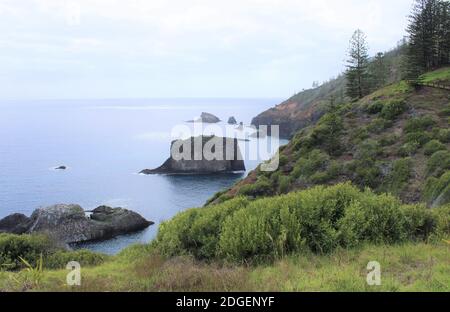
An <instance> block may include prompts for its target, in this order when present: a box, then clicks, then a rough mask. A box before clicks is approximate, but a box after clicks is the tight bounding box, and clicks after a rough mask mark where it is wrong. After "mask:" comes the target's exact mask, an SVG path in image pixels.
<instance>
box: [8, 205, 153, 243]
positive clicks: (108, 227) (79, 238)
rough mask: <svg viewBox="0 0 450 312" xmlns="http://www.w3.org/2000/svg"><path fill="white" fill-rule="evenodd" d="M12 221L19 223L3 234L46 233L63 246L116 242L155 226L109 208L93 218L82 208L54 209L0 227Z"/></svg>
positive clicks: (58, 207) (104, 208)
mask: <svg viewBox="0 0 450 312" xmlns="http://www.w3.org/2000/svg"><path fill="white" fill-rule="evenodd" d="M11 220H15V221H17V222H18V223H17V226H16V227H15V228H11V227H9V228H8V227H6V226H4V227H3V228H4V229H5V230H4V232H8V233H15V234H22V233H45V234H48V235H49V236H51V237H52V238H54V239H55V240H57V241H58V242H61V243H79V242H85V241H92V240H103V239H108V238H113V237H115V236H117V235H121V234H127V233H132V232H136V231H140V230H143V229H145V228H147V227H148V226H150V225H152V224H153V222H150V221H147V220H145V219H144V218H143V217H142V216H140V215H139V214H137V213H135V212H133V211H130V210H127V209H123V208H110V207H106V206H101V207H99V208H97V209H95V210H94V211H92V215H91V217H88V216H86V213H85V211H84V210H83V208H81V206H79V205H54V206H50V207H47V208H41V209H37V210H35V211H34V212H33V214H32V215H31V217H30V218H28V217H26V216H24V215H20V216H19V215H11V216H8V217H6V218H5V219H2V220H0V225H2V224H6V225H8V224H10V223H11ZM17 228H18V229H20V231H18V230H17Z"/></svg>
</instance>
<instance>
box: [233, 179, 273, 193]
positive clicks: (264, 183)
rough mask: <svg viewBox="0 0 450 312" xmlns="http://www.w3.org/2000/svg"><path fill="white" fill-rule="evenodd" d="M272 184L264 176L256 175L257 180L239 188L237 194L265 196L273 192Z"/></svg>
mask: <svg viewBox="0 0 450 312" xmlns="http://www.w3.org/2000/svg"><path fill="white" fill-rule="evenodd" d="M274 187H275V185H273V184H272V183H271V182H270V180H269V179H268V178H266V177H258V180H257V181H256V182H255V183H253V184H247V185H244V186H242V187H241V188H240V189H239V195H243V196H250V197H259V196H267V195H270V194H272V193H273V191H274V190H273V188H274Z"/></svg>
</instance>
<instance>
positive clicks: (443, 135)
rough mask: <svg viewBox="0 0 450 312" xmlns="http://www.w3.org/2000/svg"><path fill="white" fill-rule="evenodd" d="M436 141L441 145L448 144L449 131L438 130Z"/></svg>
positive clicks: (449, 141)
mask: <svg viewBox="0 0 450 312" xmlns="http://www.w3.org/2000/svg"><path fill="white" fill-rule="evenodd" d="M436 139H438V140H439V141H441V142H442V143H450V129H439V130H438V133H437V135H436Z"/></svg>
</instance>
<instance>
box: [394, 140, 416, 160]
mask: <svg viewBox="0 0 450 312" xmlns="http://www.w3.org/2000/svg"><path fill="white" fill-rule="evenodd" d="M419 148H420V145H419V143H417V142H408V143H405V144H403V145H402V146H401V147H400V149H399V150H398V155H399V156H402V157H410V156H413V155H415V154H416V153H417V151H418V150H419Z"/></svg>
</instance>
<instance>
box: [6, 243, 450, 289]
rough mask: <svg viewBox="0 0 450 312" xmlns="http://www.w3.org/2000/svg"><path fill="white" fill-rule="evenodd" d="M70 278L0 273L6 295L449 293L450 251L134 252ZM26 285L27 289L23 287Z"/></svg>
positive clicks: (412, 247) (419, 247) (441, 246)
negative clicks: (376, 270)
mask: <svg viewBox="0 0 450 312" xmlns="http://www.w3.org/2000/svg"><path fill="white" fill-rule="evenodd" d="M370 261H378V262H379V263H380V264H381V271H382V285H381V286H376V287H370V286H368V285H367V283H366V274H367V270H366V266H367V264H368V262H370ZM67 272H68V271H64V270H59V271H45V272H44V273H43V276H42V280H41V282H40V284H39V285H35V284H33V280H32V279H30V278H27V277H26V275H27V273H26V272H22V273H8V272H0V290H1V291H17V290H39V291H450V286H449V285H450V245H449V244H448V243H445V242H442V243H437V244H405V245H398V246H366V247H364V248H361V249H358V250H339V251H335V252H334V253H332V254H330V255H326V256H318V255H312V254H311V255H301V256H291V257H287V258H285V259H283V260H280V261H278V262H276V263H274V264H273V265H261V266H257V267H245V266H237V265H231V266H226V265H219V264H205V263H200V262H196V261H194V260H192V259H191V258H187V257H179V258H173V259H170V260H166V259H164V258H162V257H161V256H158V255H155V254H152V252H151V250H150V248H149V247H148V246H134V247H131V248H129V249H127V250H125V251H124V252H122V254H120V255H118V256H116V257H114V258H112V259H111V260H108V261H107V262H106V263H104V264H103V265H100V266H96V267H88V268H83V269H82V285H81V287H73V288H70V287H68V286H65V281H66V274H67ZM24 285H25V286H24Z"/></svg>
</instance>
